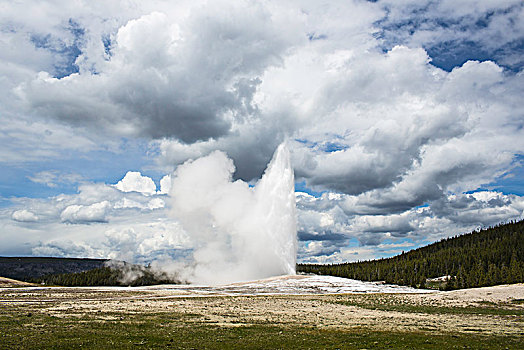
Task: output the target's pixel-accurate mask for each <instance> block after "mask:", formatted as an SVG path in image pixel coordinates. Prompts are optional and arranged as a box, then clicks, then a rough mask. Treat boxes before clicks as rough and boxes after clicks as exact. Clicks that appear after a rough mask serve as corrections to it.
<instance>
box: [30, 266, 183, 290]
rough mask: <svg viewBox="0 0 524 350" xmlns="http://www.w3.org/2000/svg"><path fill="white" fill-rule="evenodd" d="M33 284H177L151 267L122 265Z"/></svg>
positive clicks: (66, 274)
mask: <svg viewBox="0 0 524 350" xmlns="http://www.w3.org/2000/svg"><path fill="white" fill-rule="evenodd" d="M30 282H33V283H39V284H45V285H57V286H66V287H76V286H149V285H155V284H176V283H180V282H179V281H177V280H173V279H170V278H169V277H168V276H167V275H166V274H164V273H158V272H155V271H153V270H152V269H151V268H149V267H144V266H139V265H131V264H125V265H124V264H122V265H121V266H111V267H109V266H103V267H98V268H95V269H92V270H89V271H82V272H76V273H64V274H54V275H47V276H43V277H40V278H34V279H32V280H30Z"/></svg>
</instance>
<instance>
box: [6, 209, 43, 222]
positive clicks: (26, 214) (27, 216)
mask: <svg viewBox="0 0 524 350" xmlns="http://www.w3.org/2000/svg"><path fill="white" fill-rule="evenodd" d="M11 218H12V219H13V220H15V221H20V222H35V221H38V216H36V215H35V213H33V212H30V211H29V210H26V209H22V210H16V211H14V212H13V214H12V215H11Z"/></svg>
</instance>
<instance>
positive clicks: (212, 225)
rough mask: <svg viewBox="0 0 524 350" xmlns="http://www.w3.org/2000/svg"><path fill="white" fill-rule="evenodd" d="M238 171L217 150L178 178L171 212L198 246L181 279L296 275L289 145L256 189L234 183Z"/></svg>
mask: <svg viewBox="0 0 524 350" xmlns="http://www.w3.org/2000/svg"><path fill="white" fill-rule="evenodd" d="M234 171H235V167H234V165H233V161H232V160H231V159H229V158H228V157H227V156H226V154H225V153H223V152H218V151H217V152H213V153H211V154H210V155H208V156H206V157H203V158H199V159H197V160H195V161H190V162H186V163H185V164H183V165H181V166H179V167H178V168H177V170H176V172H175V173H174V176H173V180H172V186H171V193H170V194H171V198H172V208H173V209H172V210H173V211H172V213H173V216H175V217H176V219H177V220H178V221H179V222H180V223H181V224H182V226H183V228H184V229H185V231H186V232H187V233H188V235H189V237H190V238H191V240H192V241H193V242H192V243H193V247H194V249H193V253H192V258H191V259H190V261H189V262H188V263H187V264H186V266H185V268H184V273H183V275H182V276H181V277H182V278H185V279H186V280H189V281H191V282H196V283H209V284H216V283H228V282H235V281H245V280H253V279H260V278H266V277H270V276H276V275H283V274H294V273H295V263H296V251H297V239H296V215H295V192H294V175H293V169H292V167H291V163H290V159H289V151H288V149H287V147H286V145H285V143H283V144H281V145H280V146H279V147H278V148H277V150H276V152H275V154H274V155H273V159H272V160H271V162H270V163H269V165H268V167H267V169H266V171H265V173H264V175H263V176H262V178H261V179H260V180H259V181H258V183H257V184H256V185H255V186H254V187H249V185H248V184H247V183H246V182H244V181H241V180H237V181H233V180H232V176H233V173H234Z"/></svg>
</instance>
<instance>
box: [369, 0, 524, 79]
mask: <svg viewBox="0 0 524 350" xmlns="http://www.w3.org/2000/svg"><path fill="white" fill-rule="evenodd" d="M435 5H436V3H431V2H430V3H428V4H425V5H423V6H421V7H414V8H413V9H412V12H411V14H410V16H408V17H407V18H405V19H402V20H399V21H392V20H390V18H389V17H388V16H386V17H385V18H384V19H382V20H380V21H378V22H377V23H376V25H377V27H379V28H380V30H379V32H378V33H377V34H375V36H376V37H377V38H378V39H380V40H381V41H382V50H383V51H384V52H387V51H389V50H390V49H391V48H392V47H393V46H395V45H405V44H408V43H409V39H410V38H411V36H412V35H414V34H415V33H416V32H418V31H434V32H435V31H438V30H440V29H444V30H445V31H446V32H445V33H447V34H446V35H442V36H441V38H442V39H441V40H440V41H434V40H432V41H429V42H427V43H422V47H423V48H424V49H425V50H426V51H427V52H428V55H429V56H430V57H431V59H432V62H431V64H433V65H434V66H436V67H438V68H441V69H443V70H445V71H448V72H449V71H451V70H452V69H453V68H455V67H460V66H462V65H463V64H464V63H465V62H467V61H469V60H478V61H486V60H490V61H493V62H495V63H497V64H498V65H499V66H501V67H504V68H505V69H506V70H508V71H511V72H514V73H517V72H519V71H521V70H522V68H524V37H520V38H516V39H514V40H512V41H509V42H508V41H505V40H498V41H497V40H496V39H493V38H490V37H489V31H488V32H487V34H486V35H485V36H482V37H480V38H478V39H477V40H473V39H463V38H464V34H467V33H477V32H478V31H481V30H485V29H486V28H488V27H489V25H490V24H491V22H492V21H496V20H497V18H498V17H499V16H505V17H504V19H505V20H508V21H509V22H510V23H511V22H512V21H513V22H515V18H519V15H518V14H519V11H520V8H521V7H522V6H524V4H523V5H520V6H512V7H508V8H501V9H497V10H495V11H488V12H486V13H485V14H483V15H482V16H479V17H477V18H475V17H473V16H471V15H468V16H462V17H457V18H452V19H450V18H443V17H433V16H432V15H431V12H432V11H434V9H433V7H434V6H435ZM386 11H387V9H386ZM512 13H513V14H515V15H514V16H511V14H512ZM508 14H509V15H508ZM517 20H518V19H517ZM513 26H514V27H515V28H518V27H517V25H516V23H513V25H512V27H513ZM507 30H518V29H513V28H507ZM453 33H455V34H457V35H454V34H453ZM471 37H473V35H472V36H471ZM494 37H496V35H494Z"/></svg>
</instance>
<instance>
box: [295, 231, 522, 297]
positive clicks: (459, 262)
mask: <svg viewBox="0 0 524 350" xmlns="http://www.w3.org/2000/svg"><path fill="white" fill-rule="evenodd" d="M297 272H302V273H314V274H319V275H331V276H338V277H345V278H351V279H357V280H362V281H385V282H386V283H392V284H398V285H406V286H412V287H415V288H428V287H429V288H434V287H436V288H440V289H445V290H452V289H461V288H474V287H485V286H493V285H497V284H509V283H521V282H524V221H518V222H510V223H507V224H501V225H498V226H495V227H490V228H487V229H482V230H479V231H473V232H471V233H468V234H464V235H459V236H455V237H451V238H446V239H443V240H441V241H439V242H436V243H433V244H430V245H428V246H425V247H422V248H418V249H415V250H412V251H408V252H402V254H400V255H397V256H394V257H392V258H385V259H378V260H370V261H359V262H353V263H342V264H326V265H320V264H298V265H297ZM441 276H449V277H447V278H444V279H443V281H431V279H433V278H437V277H441Z"/></svg>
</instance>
